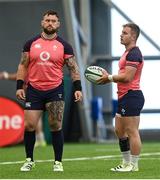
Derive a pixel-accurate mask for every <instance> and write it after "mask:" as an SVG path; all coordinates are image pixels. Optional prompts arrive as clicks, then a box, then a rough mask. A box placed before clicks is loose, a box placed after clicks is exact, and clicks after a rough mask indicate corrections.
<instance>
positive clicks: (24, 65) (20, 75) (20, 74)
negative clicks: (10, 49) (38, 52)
mask: <svg viewBox="0 0 160 180" xmlns="http://www.w3.org/2000/svg"><path fill="white" fill-rule="evenodd" d="M28 64H29V55H28V53H27V52H23V53H22V55H21V61H20V63H19V65H18V70H17V80H18V79H21V80H23V81H24V80H25V77H26V74H27V69H28Z"/></svg>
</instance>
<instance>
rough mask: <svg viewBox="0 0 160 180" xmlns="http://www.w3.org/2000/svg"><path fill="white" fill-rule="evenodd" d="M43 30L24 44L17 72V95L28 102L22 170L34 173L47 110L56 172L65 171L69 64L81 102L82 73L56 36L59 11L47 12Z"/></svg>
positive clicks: (68, 50) (76, 97)
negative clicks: (64, 126)
mask: <svg viewBox="0 0 160 180" xmlns="http://www.w3.org/2000/svg"><path fill="white" fill-rule="evenodd" d="M41 27H42V32H41V34H39V35H37V36H36V37H34V38H32V39H30V40H28V41H27V42H26V43H25V44H24V46H23V51H22V55H21V61H20V64H19V66H18V70H17V92H16V96H17V98H18V99H19V100H24V101H25V110H24V117H25V118H24V120H25V132H24V145H25V152H26V160H25V162H24V164H23V166H22V167H21V168H20V171H31V170H32V168H33V167H35V162H34V158H33V150H34V144H35V129H36V126H37V123H38V120H39V118H40V116H41V114H42V112H43V111H44V110H47V111H48V121H49V125H50V130H51V136H52V145H53V150H54V164H53V171H63V166H62V155H63V132H62V119H63V113H64V87H63V66H64V65H66V66H67V67H68V69H69V71H70V75H71V78H72V81H73V86H74V89H75V92H74V97H75V101H76V102H77V101H81V100H82V92H81V90H82V88H81V81H80V74H79V70H78V66H77V63H76V60H75V56H74V53H73V49H72V47H71V45H70V44H69V43H67V42H66V41H64V40H63V39H62V38H61V37H59V36H58V35H57V32H58V29H59V27H60V20H59V16H58V14H57V12H55V11H53V10H49V11H47V12H45V13H44V15H43V17H42V21H41ZM26 81H27V89H26V90H25V89H24V82H26Z"/></svg>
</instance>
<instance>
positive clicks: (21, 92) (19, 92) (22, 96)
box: [16, 89, 26, 100]
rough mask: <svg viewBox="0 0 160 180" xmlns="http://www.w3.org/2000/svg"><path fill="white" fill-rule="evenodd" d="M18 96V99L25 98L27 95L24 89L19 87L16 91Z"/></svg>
mask: <svg viewBox="0 0 160 180" xmlns="http://www.w3.org/2000/svg"><path fill="white" fill-rule="evenodd" d="M16 96H17V99H19V100H25V99H26V95H25V91H24V89H18V90H17V92H16Z"/></svg>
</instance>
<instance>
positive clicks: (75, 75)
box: [65, 57, 80, 81]
mask: <svg viewBox="0 0 160 180" xmlns="http://www.w3.org/2000/svg"><path fill="white" fill-rule="evenodd" d="M65 62H66V65H67V67H68V69H69V71H70V73H71V78H72V80H73V81H75V80H80V74H79V68H78V65H77V63H76V60H75V57H71V58H69V59H66V61H65Z"/></svg>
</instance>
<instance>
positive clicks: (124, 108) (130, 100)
mask: <svg viewBox="0 0 160 180" xmlns="http://www.w3.org/2000/svg"><path fill="white" fill-rule="evenodd" d="M144 102H145V99H144V96H143V93H142V91H141V90H129V91H128V93H127V94H125V95H124V96H123V97H122V98H121V99H119V100H118V109H117V113H118V114H120V115H121V116H140V112H141V110H142V108H143V106H144Z"/></svg>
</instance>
